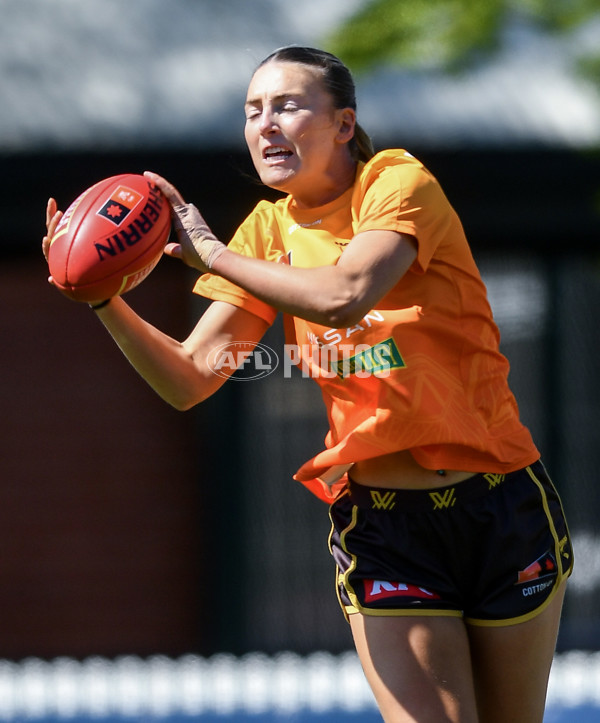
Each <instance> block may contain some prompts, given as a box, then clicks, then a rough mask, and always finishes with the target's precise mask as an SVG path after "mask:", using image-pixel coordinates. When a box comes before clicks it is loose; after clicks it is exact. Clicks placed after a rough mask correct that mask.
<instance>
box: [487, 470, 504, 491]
mask: <svg viewBox="0 0 600 723" xmlns="http://www.w3.org/2000/svg"><path fill="white" fill-rule="evenodd" d="M483 479H485V480H487V481H488V483H489V485H490V489H492V488H493V487H495V486H496V485H499V484H501V483H502V482H504V480H505V479H506V475H505V474H492V473H491V472H490V473H488V474H484V475H483Z"/></svg>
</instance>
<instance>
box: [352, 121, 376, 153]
mask: <svg viewBox="0 0 600 723" xmlns="http://www.w3.org/2000/svg"><path fill="white" fill-rule="evenodd" d="M350 150H351V151H352V157H353V158H354V160H355V161H364V162H365V163H366V162H367V161H370V160H371V158H373V156H374V155H375V149H374V148H373V142H372V141H371V138H370V137H369V136H368V134H367V132H366V131H365V129H364V128H363V127H362V126H361V125H360V123H356V125H355V126H354V138H353V139H352V140H351V141H350Z"/></svg>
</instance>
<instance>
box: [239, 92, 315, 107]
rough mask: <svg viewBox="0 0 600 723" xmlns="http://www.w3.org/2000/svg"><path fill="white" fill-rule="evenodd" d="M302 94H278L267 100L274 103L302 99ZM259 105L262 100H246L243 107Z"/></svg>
mask: <svg viewBox="0 0 600 723" xmlns="http://www.w3.org/2000/svg"><path fill="white" fill-rule="evenodd" d="M304 95H305V94H304V93H300V92H296V93H278V94H277V95H274V96H273V97H271V98H269V100H272V101H275V102H281V101H282V100H289V99H290V98H302V97H304ZM259 103H262V98H248V99H247V100H246V102H245V103H244V105H258V104H259Z"/></svg>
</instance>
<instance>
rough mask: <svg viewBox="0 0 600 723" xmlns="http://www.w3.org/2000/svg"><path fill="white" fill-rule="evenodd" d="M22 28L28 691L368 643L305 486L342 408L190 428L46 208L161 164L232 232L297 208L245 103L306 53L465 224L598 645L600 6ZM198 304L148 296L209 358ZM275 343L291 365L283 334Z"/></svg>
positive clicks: (6, 347)
mask: <svg viewBox="0 0 600 723" xmlns="http://www.w3.org/2000/svg"><path fill="white" fill-rule="evenodd" d="M0 13H1V17H2V23H1V24H0V69H1V73H0V99H1V102H0V170H1V172H0V186H1V193H0V217H1V220H2V224H1V227H0V228H1V233H2V261H1V264H0V295H1V299H2V304H1V305H0V328H1V330H2V352H1V357H0V358H1V364H2V372H3V373H2V377H1V380H2V381H1V385H2V386H1V389H0V399H1V405H2V406H1V410H2V414H1V417H0V480H1V484H0V549H1V550H2V554H1V555H0V660H4V661H5V663H6V665H8V666H9V668H7V669H6V670H9V669H10V670H11V671H12V673H11V675H14V671H15V670H17V668H15V666H16V665H17V666H18V664H20V661H27V660H29V661H31V660H33V659H35V660H37V661H51V660H56V659H58V658H61V659H63V658H64V659H68V660H71V661H74V662H75V661H86V660H89V659H90V657H91V656H92V657H93V656H99V657H100V658H102V659H106V660H111V659H112V660H116V659H121V658H122V657H123V656H136V657H137V658H139V659H148V658H151V657H152V656H164V657H165V659H170V660H175V659H180V658H181V656H190V655H191V656H198V658H197V659H207V658H209V657H211V656H215V655H223V654H226V655H231V656H234V657H233V658H232V659H236V660H241V659H244V656H247V655H249V654H253V653H256V652H257V651H258V652H260V653H261V654H263V655H266V656H276V655H278V654H280V653H281V652H282V651H288V652H289V653H290V654H293V655H298V656H311V655H313V654H314V653H315V651H320V652H322V653H323V654H326V655H332V656H344V655H346V653H347V652H348V651H350V650H351V648H352V643H351V639H350V635H349V630H348V627H347V625H346V623H345V622H344V620H343V617H342V615H341V614H340V612H339V609H338V606H337V602H336V599H335V594H334V592H333V580H334V570H333V565H332V562H331V560H330V557H329V553H328V551H327V535H328V532H329V520H328V516H327V509H326V507H325V506H324V505H323V504H322V503H321V502H319V501H318V500H316V498H313V497H312V496H311V495H310V494H309V493H307V492H306V491H305V490H304V488H302V487H301V486H300V485H298V484H297V483H295V482H293V481H292V479H291V476H292V474H293V472H295V470H296V468H297V467H298V466H299V465H300V464H301V463H302V462H303V461H304V460H305V459H307V458H308V457H310V456H312V455H313V454H314V453H315V452H316V451H318V450H319V449H320V448H321V446H322V443H323V438H324V435H325V431H326V422H325V418H324V413H323V408H322V403H321V400H320V394H319V392H318V389H317V387H316V385H315V384H314V383H313V382H311V381H308V380H303V379H301V378H300V377H299V376H298V377H292V378H287V377H284V375H283V373H282V371H281V370H277V371H276V372H275V373H273V374H271V375H269V376H268V377H265V378H263V379H259V380H255V381H252V382H251V383H249V382H247V381H246V382H245V383H236V382H235V381H234V382H231V383H229V384H228V385H226V386H225V388H223V389H222V390H221V391H220V392H219V393H218V394H217V395H216V396H215V397H214V398H213V399H211V400H209V401H207V402H206V403H204V404H203V405H201V406H200V407H198V408H197V409H195V410H193V411H190V412H187V413H184V414H182V413H178V412H175V411H174V410H172V409H170V408H169V407H168V406H167V405H166V404H165V403H164V402H162V401H161V400H160V399H158V398H157V397H155V395H154V394H153V393H152V392H151V391H150V390H149V389H148V388H146V386H145V385H144V383H143V382H142V381H141V380H140V379H139V378H138V377H137V375H136V374H135V372H134V371H133V370H132V369H131V368H130V367H129V365H128V364H127V362H126V361H125V360H124V359H123V358H122V357H121V356H120V353H119V351H118V350H117V349H116V347H115V346H114V345H113V343H112V341H111V340H110V338H109V337H108V335H107V334H106V332H105V331H104V329H103V328H102V326H101V324H100V323H99V322H98V321H97V320H96V319H95V318H94V316H93V314H92V313H91V312H90V310H89V309H88V308H87V306H83V305H77V304H74V303H72V302H69V301H68V300H66V299H65V298H63V297H61V296H60V295H59V294H58V293H56V291H54V290H53V289H51V288H50V287H49V285H48V284H47V283H46V277H47V273H46V266H45V262H44V260H43V258H42V255H41V252H40V241H41V237H42V235H43V232H44V213H45V204H46V200H47V198H48V197H49V196H51V195H52V196H54V197H55V198H56V199H57V200H58V203H59V206H60V207H61V208H66V206H67V205H68V204H69V203H70V202H71V201H72V200H73V199H74V198H75V197H76V196H77V195H78V194H79V193H80V192H81V191H82V190H83V189H85V188H86V187H88V186H89V185H91V184H92V183H94V182H96V181H98V180H100V179H101V178H103V177H105V176H109V175H113V174H117V173H126V172H135V173H137V172H142V171H144V170H146V169H151V170H154V171H157V172H158V173H160V174H162V175H164V176H166V177H167V178H168V179H170V180H171V181H172V182H173V183H174V184H175V185H177V186H178V187H179V189H180V190H181V191H182V193H183V195H184V196H185V197H186V199H188V200H190V201H193V202H194V203H196V204H197V205H198V206H199V207H200V209H201V210H202V211H203V213H204V215H205V217H206V219H207V221H208V222H209V224H210V225H211V226H212V227H213V229H214V231H215V232H216V233H217V235H219V236H220V237H221V238H223V239H225V238H228V237H230V236H231V234H232V233H233V231H234V230H235V228H236V226H237V224H238V223H239V222H240V221H241V220H242V219H243V218H244V216H245V215H246V214H247V213H248V212H249V211H250V209H251V208H252V207H253V206H254V204H255V203H256V202H257V201H258V200H259V199H260V198H263V197H268V198H273V196H272V195H270V194H269V192H265V189H263V188H261V187H260V185H259V184H258V182H257V181H256V179H255V175H254V173H253V169H252V167H251V164H250V161H249V158H248V155H247V152H246V149H245V146H244V143H243V122H244V117H243V102H244V98H245V91H246V87H247V83H248V81H249V79H250V77H251V75H252V72H253V69H254V68H255V67H256V65H257V64H258V63H259V62H260V61H261V60H262V59H263V58H264V57H265V56H266V55H268V54H269V53H270V52H271V51H272V50H274V49H275V48H276V47H279V46H282V45H286V44H290V43H294V44H302V45H305V44H307V45H317V46H319V47H323V48H325V49H327V50H331V51H333V52H335V53H337V54H339V55H340V56H341V57H342V59H343V60H344V61H345V62H346V63H347V64H348V65H349V67H350V68H351V70H352V71H353V72H354V74H355V77H356V80H357V92H358V93H357V94H358V103H359V107H358V117H359V120H360V122H361V124H362V125H363V127H365V129H366V130H367V131H368V132H369V133H370V134H371V135H372V138H373V141H374V144H375V146H376V148H377V149H381V148H385V147H401V148H406V149H408V150H409V151H410V152H411V153H412V154H413V155H415V156H417V157H418V158H419V159H420V160H422V161H423V162H424V163H425V164H426V165H427V166H428V167H429V169H430V170H431V171H432V172H433V173H434V174H435V175H436V176H437V178H438V179H439V180H440V182H441V184H442V186H443V188H444V189H445V191H446V194H447V195H448V197H449V198H450V200H451V202H452V203H453V205H454V207H455V208H456V210H457V211H458V213H459V215H460V216H461V218H462V221H463V223H464V225H465V228H466V231H467V235H468V237H469V239H470V242H471V245H472V248H473V252H474V255H475V258H476V260H477V261H478V263H479V265H480V268H481V270H482V273H483V276H484V280H485V281H486V283H487V285H488V288H489V292H490V300H491V303H492V307H493V309H494V313H495V315H496V319H497V322H498V325H499V327H500V330H501V333H502V347H503V351H504V352H505V353H506V354H507V356H508V357H509V359H510V361H511V377H510V380H511V384H512V387H513V390H514V392H515V394H516V396H517V399H518V401H519V404H520V408H521V414H522V418H523V419H524V421H525V422H526V423H527V424H528V425H529V426H530V427H531V429H532V431H533V433H534V437H535V439H536V441H537V443H538V446H539V447H540V449H541V450H542V453H543V457H544V459H545V461H546V465H547V466H548V468H549V470H550V472H551V474H552V476H553V478H554V481H555V483H556V485H557V487H558V488H559V490H560V492H561V494H562V497H563V502H564V504H565V507H566V511H567V514H568V517H569V519H570V525H571V532H572V534H573V537H574V541H575V553H576V558H577V565H576V570H575V573H574V577H573V581H572V584H571V586H570V589H569V592H568V596H567V603H566V609H565V616H564V623H563V627H562V631H561V636H560V640H559V648H558V653H559V654H569V653H571V652H573V651H580V652H586V653H595V652H596V651H598V650H600V607H599V606H598V602H597V600H598V594H599V593H600V533H599V532H598V523H597V519H598V515H599V514H600V485H599V484H598V482H599V480H598V472H597V470H598V469H599V468H600V424H599V422H598V409H599V407H600V383H599V382H598V378H597V375H598V368H599V367H598V357H597V355H598V353H599V352H600V327H599V325H598V321H597V314H598V310H599V309H600V253H599V251H600V249H599V242H600V152H599V151H600V50H599V49H600V11H599V10H598V8H597V3H596V2H592V1H591V0H589V1H588V0H574V2H572V3H570V4H569V6H568V7H565V4H564V3H562V2H558V0H546V1H544V0H538V1H537V2H536V1H535V0H531V2H527V3H521V2H516V1H514V2H511V1H510V0H488V2H486V3H481V4H476V6H475V7H473V3H469V2H467V0H460V2H450V1H449V0H431V2H429V3H420V4H415V3H410V2H408V1H407V0H345V1H344V2H343V3H340V2H338V0H303V2H301V3H298V2H293V1H292V0H253V1H252V2H248V1H247V0H220V1H219V2H215V1H213V2H210V0H169V2H168V3H165V2H159V1H158V0H128V1H127V2H125V0H86V2H80V1H79V0H0ZM193 283H194V275H193V274H192V273H191V272H190V271H189V270H188V269H186V268H185V267H183V266H182V265H181V264H179V263H178V262H175V261H173V260H171V259H168V258H165V259H164V260H163V261H162V262H161V263H160V265H159V266H158V268H157V269H156V270H155V271H154V272H153V274H152V275H151V276H150V277H149V279H148V280H147V281H146V282H145V283H144V284H142V285H141V286H140V287H139V288H138V289H136V290H134V291H132V292H131V293H130V294H129V295H128V301H129V302H130V303H131V305H132V306H133V307H134V308H135V309H136V310H137V311H138V312H139V313H140V314H142V316H144V317H145V318H146V319H148V320H149V321H151V322H152V323H154V324H156V325H157V326H159V327H160V328H161V329H163V330H164V331H167V332H168V333H170V334H172V335H174V336H176V337H178V338H183V337H184V336H185V335H186V334H187V333H188V331H189V330H190V329H191V328H192V326H193V324H194V323H195V320H196V319H197V317H198V315H199V314H200V313H201V312H202V310H203V308H204V306H205V302H203V301H202V300H201V299H198V298H195V297H194V295H193V294H192V293H191V288H192V285H193ZM264 341H265V343H267V344H268V345H269V346H271V347H273V348H274V349H279V348H280V347H281V345H282V344H283V336H282V330H281V324H280V322H279V320H278V321H277V322H276V323H275V325H274V326H273V328H272V329H271V330H270V331H269V333H268V335H267V337H266V338H265V340H264ZM161 659H162V658H161ZM228 659H229V658H228ZM10 666H12V667H10ZM599 666H600V664H599ZM2 670H4V669H3V668H2V667H1V666H0V705H1V701H2V695H3V693H2V691H3V690H8V688H6V687H5V688H3V687H2V686H3V683H2V680H4V679H3V678H2ZM599 670H600V667H599ZM9 677H10V676H9ZM7 680H8V679H7ZM11 680H12V678H11ZM6 685H9V684H8V683H6ZM6 695H8V693H6ZM0 717H1V716H0ZM237 720H240V718H239V717H238V718H237ZM361 720H366V719H361ZM556 720H558V719H556Z"/></svg>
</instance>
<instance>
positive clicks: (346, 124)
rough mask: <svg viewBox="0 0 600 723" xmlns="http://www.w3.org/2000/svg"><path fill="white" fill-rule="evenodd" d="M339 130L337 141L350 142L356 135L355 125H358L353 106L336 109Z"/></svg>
mask: <svg viewBox="0 0 600 723" xmlns="http://www.w3.org/2000/svg"><path fill="white" fill-rule="evenodd" d="M336 115H337V118H336V120H337V122H338V132H337V135H336V141H337V142H338V143H348V142H349V141H350V140H352V138H353V137H354V126H355V125H356V113H355V112H354V111H353V110H352V108H338V110H337V111H336Z"/></svg>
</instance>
